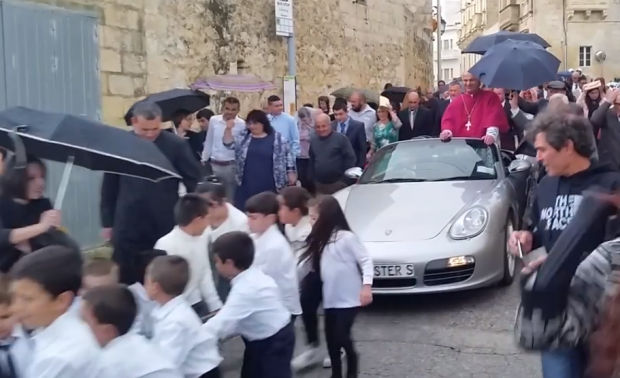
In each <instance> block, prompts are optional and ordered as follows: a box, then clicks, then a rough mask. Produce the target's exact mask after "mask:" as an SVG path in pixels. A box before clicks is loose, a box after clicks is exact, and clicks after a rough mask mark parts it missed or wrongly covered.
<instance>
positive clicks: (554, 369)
mask: <svg viewBox="0 0 620 378" xmlns="http://www.w3.org/2000/svg"><path fill="white" fill-rule="evenodd" d="M541 357H542V370H543V378H582V377H583V373H584V367H585V366H584V365H585V364H584V358H583V354H582V352H581V350H580V349H579V348H563V349H553V350H546V351H543V352H542V353H541Z"/></svg>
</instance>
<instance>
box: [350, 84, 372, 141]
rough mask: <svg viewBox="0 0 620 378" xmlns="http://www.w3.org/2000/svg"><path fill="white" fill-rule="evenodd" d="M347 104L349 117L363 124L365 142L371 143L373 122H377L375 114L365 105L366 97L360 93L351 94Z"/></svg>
mask: <svg viewBox="0 0 620 378" xmlns="http://www.w3.org/2000/svg"><path fill="white" fill-rule="evenodd" d="M349 102H350V103H351V109H350V110H349V117H351V118H352V119H353V120H355V121H358V122H361V123H363V124H364V131H365V132H366V141H367V142H368V141H371V140H372V135H373V129H374V126H375V122H377V113H376V112H375V110H374V109H373V108H371V107H370V105H368V104H367V103H366V96H365V95H364V93H362V92H360V91H355V92H353V93H352V94H351V96H350V97H349Z"/></svg>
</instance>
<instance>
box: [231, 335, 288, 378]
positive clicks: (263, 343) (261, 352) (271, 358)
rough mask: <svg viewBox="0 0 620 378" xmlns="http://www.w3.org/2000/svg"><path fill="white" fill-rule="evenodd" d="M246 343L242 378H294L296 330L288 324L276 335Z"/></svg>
mask: <svg viewBox="0 0 620 378" xmlns="http://www.w3.org/2000/svg"><path fill="white" fill-rule="evenodd" d="M243 342H244V343H245V352H244V354H243V367H242V368H241V378H292V376H293V372H292V370H291V359H292V358H293V349H294V348H295V330H294V329H293V326H292V323H288V324H287V325H286V326H284V327H283V328H282V329H281V330H280V331H278V332H277V333H276V334H275V335H273V336H271V337H268V338H266V339H264V340H255V341H248V340H246V339H243Z"/></svg>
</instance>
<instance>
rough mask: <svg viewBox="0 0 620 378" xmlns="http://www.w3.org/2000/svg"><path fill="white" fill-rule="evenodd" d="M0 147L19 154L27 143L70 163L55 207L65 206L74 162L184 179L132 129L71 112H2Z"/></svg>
mask: <svg viewBox="0 0 620 378" xmlns="http://www.w3.org/2000/svg"><path fill="white" fill-rule="evenodd" d="M16 135H17V136H18V138H17V137H16ZM22 143H23V145H22ZM0 146H3V147H6V148H8V149H11V150H15V152H16V153H17V154H23V152H24V151H23V150H24V148H23V147H25V150H26V151H30V152H31V153H32V154H34V155H36V156H38V157H39V158H42V159H48V160H54V161H59V162H67V166H66V167H65V172H64V174H63V178H62V180H61V187H60V189H59V191H58V197H57V200H56V203H55V205H56V207H60V206H61V204H62V199H63V197H64V190H65V189H66V185H67V183H68V180H69V175H70V173H71V168H72V166H73V164H74V163H75V164H76V165H78V166H80V167H84V168H87V169H90V170H93V171H104V172H109V173H116V174H119V175H126V176H133V177H138V178H142V179H146V180H151V181H155V182H158V181H161V180H165V179H169V178H181V176H179V174H178V173H177V172H176V171H175V169H174V167H173V166H172V164H171V163H170V161H169V160H168V158H166V156H165V155H164V154H163V153H162V152H161V151H160V150H159V149H158V148H157V146H155V144H154V143H152V142H148V141H146V140H143V139H140V138H139V137H137V136H136V135H135V134H133V133H130V132H127V131H123V130H120V129H117V128H114V127H111V126H106V125H104V124H102V123H98V122H94V121H91V120H88V119H86V118H83V117H77V116H73V115H68V114H61V113H48V112H43V111H39V110H34V109H29V108H25V107H13V108H9V109H7V110H4V111H1V112H0ZM17 157H19V156H17Z"/></svg>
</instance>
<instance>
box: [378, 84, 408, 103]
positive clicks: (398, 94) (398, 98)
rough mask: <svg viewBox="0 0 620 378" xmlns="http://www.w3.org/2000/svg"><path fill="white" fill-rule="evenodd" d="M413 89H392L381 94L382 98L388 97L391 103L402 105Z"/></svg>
mask: <svg viewBox="0 0 620 378" xmlns="http://www.w3.org/2000/svg"><path fill="white" fill-rule="evenodd" d="M410 90H411V89H409V88H407V87H390V88H388V89H386V90H384V91H383V92H381V96H383V97H387V98H388V99H389V100H390V101H391V102H398V103H401V102H403V100H404V99H405V95H406V94H407V92H409V91H410Z"/></svg>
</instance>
